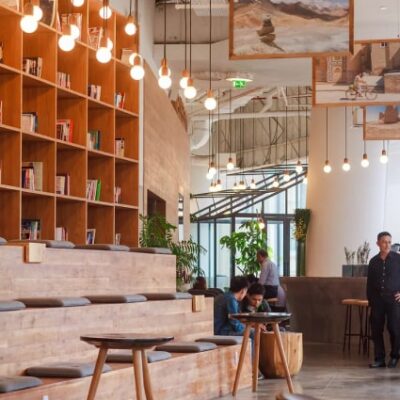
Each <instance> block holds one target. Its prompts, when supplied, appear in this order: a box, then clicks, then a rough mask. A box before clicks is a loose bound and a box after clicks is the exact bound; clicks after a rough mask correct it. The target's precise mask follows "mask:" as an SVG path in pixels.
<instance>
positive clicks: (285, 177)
mask: <svg viewBox="0 0 400 400" xmlns="http://www.w3.org/2000/svg"><path fill="white" fill-rule="evenodd" d="M283 180H284V181H285V182H289V181H290V175H289V172H288V171H285V173H284V175H283Z"/></svg>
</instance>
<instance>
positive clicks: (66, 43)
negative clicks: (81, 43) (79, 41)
mask: <svg viewBox="0 0 400 400" xmlns="http://www.w3.org/2000/svg"><path fill="white" fill-rule="evenodd" d="M58 47H59V48H60V49H61V50H62V51H71V50H73V49H74V47H75V40H74V38H73V37H72V35H64V34H63V35H62V36H61V37H60V38H59V39H58Z"/></svg>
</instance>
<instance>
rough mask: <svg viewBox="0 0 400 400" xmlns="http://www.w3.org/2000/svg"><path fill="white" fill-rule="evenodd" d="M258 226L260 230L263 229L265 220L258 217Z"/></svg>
mask: <svg viewBox="0 0 400 400" xmlns="http://www.w3.org/2000/svg"><path fill="white" fill-rule="evenodd" d="M258 227H259V228H260V230H263V229H264V228H265V222H264V220H263V219H262V218H259V220H258Z"/></svg>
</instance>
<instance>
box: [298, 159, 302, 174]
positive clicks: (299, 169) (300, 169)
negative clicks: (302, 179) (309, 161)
mask: <svg viewBox="0 0 400 400" xmlns="http://www.w3.org/2000/svg"><path fill="white" fill-rule="evenodd" d="M302 172H303V165H302V164H301V162H300V160H299V161H297V164H296V173H297V174H301V173H302Z"/></svg>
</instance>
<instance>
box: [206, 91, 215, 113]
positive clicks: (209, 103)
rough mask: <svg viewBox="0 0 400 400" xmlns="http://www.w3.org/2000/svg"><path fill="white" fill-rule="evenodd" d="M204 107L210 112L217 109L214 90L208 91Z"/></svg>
mask: <svg viewBox="0 0 400 400" xmlns="http://www.w3.org/2000/svg"><path fill="white" fill-rule="evenodd" d="M204 107H205V108H206V109H207V110H209V111H212V110H215V109H216V108H217V100H215V97H214V95H213V92H212V90H208V92H207V98H206V99H205V101H204Z"/></svg>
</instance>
